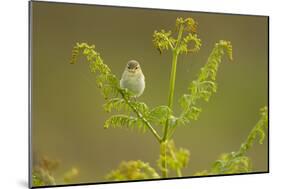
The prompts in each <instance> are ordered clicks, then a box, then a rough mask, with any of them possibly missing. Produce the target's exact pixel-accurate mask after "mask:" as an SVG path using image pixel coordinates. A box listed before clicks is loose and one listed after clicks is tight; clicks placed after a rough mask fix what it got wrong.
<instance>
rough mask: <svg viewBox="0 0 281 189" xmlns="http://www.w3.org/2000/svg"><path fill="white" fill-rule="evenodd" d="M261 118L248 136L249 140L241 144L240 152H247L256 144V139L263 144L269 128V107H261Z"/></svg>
mask: <svg viewBox="0 0 281 189" xmlns="http://www.w3.org/2000/svg"><path fill="white" fill-rule="evenodd" d="M260 115H261V118H260V120H259V121H258V122H257V124H256V126H255V127H254V128H253V129H252V130H251V132H250V134H249V135H248V137H247V140H246V141H245V142H244V143H243V144H242V145H241V147H240V149H239V152H238V154H242V155H243V154H245V153H246V152H247V151H248V150H249V149H250V148H251V147H252V146H253V144H254V142H255V141H256V140H258V141H259V143H260V144H263V141H264V139H265V136H266V129H267V128H268V109H267V107H263V108H261V109H260Z"/></svg>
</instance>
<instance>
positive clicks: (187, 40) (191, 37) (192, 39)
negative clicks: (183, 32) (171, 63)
mask: <svg viewBox="0 0 281 189" xmlns="http://www.w3.org/2000/svg"><path fill="white" fill-rule="evenodd" d="M192 43H193V47H190V46H191V45H190V44H192ZM201 45H202V43H201V39H199V38H198V37H197V34H191V33H189V34H188V35H187V36H185V37H184V39H183V40H182V41H181V43H180V44H179V53H194V52H197V51H199V50H200V47H201Z"/></svg>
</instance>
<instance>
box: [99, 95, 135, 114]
mask: <svg viewBox="0 0 281 189" xmlns="http://www.w3.org/2000/svg"><path fill="white" fill-rule="evenodd" d="M103 108H104V110H105V111H106V112H111V111H112V110H113V109H115V110H117V111H121V110H124V111H125V112H129V111H130V107H129V106H128V104H127V103H126V101H125V100H124V99H123V98H111V99H109V100H107V101H106V103H105V104H104V105H103Z"/></svg>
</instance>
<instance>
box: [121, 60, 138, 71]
mask: <svg viewBox="0 0 281 189" xmlns="http://www.w3.org/2000/svg"><path fill="white" fill-rule="evenodd" d="M125 70H126V71H127V72H129V73H130V74H138V73H142V71H141V67H140V64H139V63H138V61H136V60H130V61H129V62H128V63H127V65H126V68H125Z"/></svg>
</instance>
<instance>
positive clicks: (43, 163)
mask: <svg viewBox="0 0 281 189" xmlns="http://www.w3.org/2000/svg"><path fill="white" fill-rule="evenodd" d="M34 159H35V160H34V163H35V164H34V166H33V170H32V185H33V186H43V185H55V184H56V182H55V178H54V176H53V172H54V171H55V170H56V169H57V168H58V166H59V161H58V160H52V159H50V158H48V157H47V156H43V157H39V156H36V157H34Z"/></svg>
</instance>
